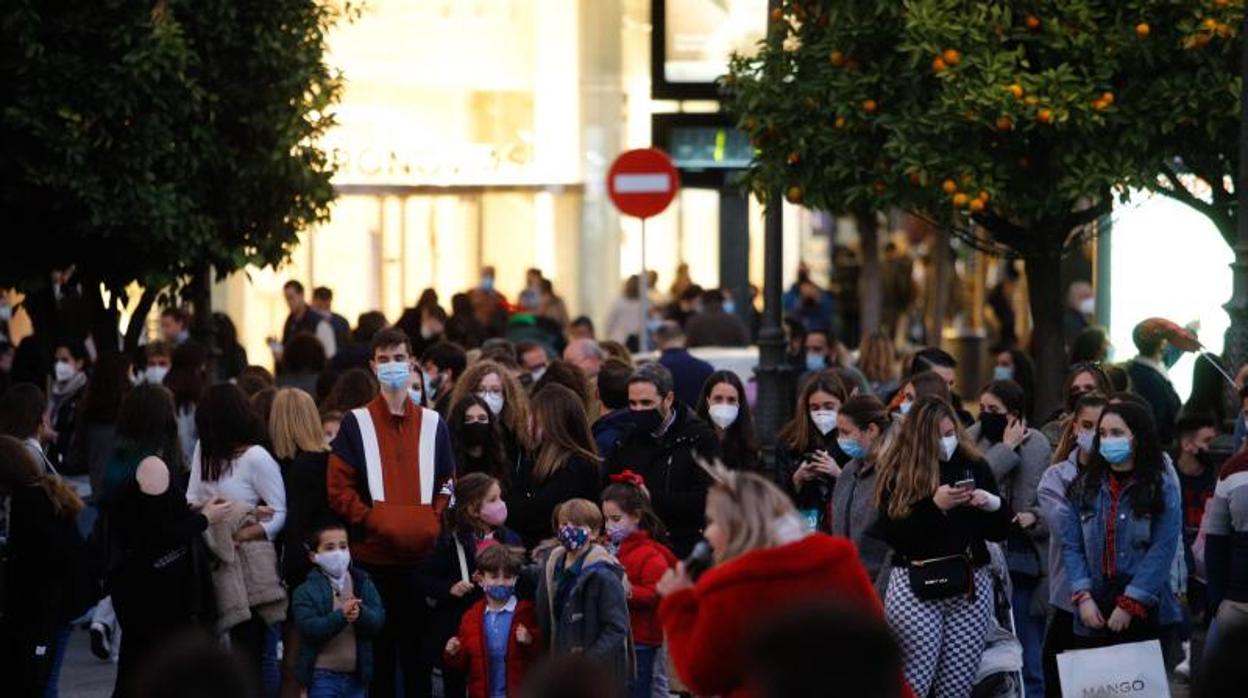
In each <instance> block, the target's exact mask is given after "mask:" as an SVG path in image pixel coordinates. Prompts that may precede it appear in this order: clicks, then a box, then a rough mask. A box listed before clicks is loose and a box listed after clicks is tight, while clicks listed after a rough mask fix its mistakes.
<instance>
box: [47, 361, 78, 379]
mask: <svg viewBox="0 0 1248 698" xmlns="http://www.w3.org/2000/svg"><path fill="white" fill-rule="evenodd" d="M52 371H53V372H54V373H55V374H56V380H57V382H58V383H64V382H65V381H67V380H69V379H70V378H73V377H74V376H76V375H78V369H76V368H74V367H73V366H71V365H70V363H69V362H68V361H57V362H56V366H54V367H53V368H52Z"/></svg>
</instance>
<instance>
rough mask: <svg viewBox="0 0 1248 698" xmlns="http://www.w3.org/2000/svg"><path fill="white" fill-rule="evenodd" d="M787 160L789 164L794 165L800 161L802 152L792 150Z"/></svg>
mask: <svg viewBox="0 0 1248 698" xmlns="http://www.w3.org/2000/svg"><path fill="white" fill-rule="evenodd" d="M787 161H788V163H789V164H790V165H796V164H797V163H799V162H801V161H802V154H801V153H799V152H797V151H796V150H794V151H793V152H791V153H789V157H788V158H787Z"/></svg>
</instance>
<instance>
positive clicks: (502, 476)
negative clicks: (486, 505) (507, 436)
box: [447, 395, 510, 488]
mask: <svg viewBox="0 0 1248 698" xmlns="http://www.w3.org/2000/svg"><path fill="white" fill-rule="evenodd" d="M474 405H475V406H477V407H480V408H481V409H483V410H485V416H486V418H487V419H489V424H490V434H491V438H490V440H489V441H487V442H486V443H485V444H483V446H484V448H485V452H484V453H483V454H482V455H483V457H484V458H483V459H484V460H485V461H486V463H487V469H486V470H484V471H482V472H485V474H487V475H490V476H492V477H494V478H496V479H498V481H499V482H501V483H503V487H504V488H506V486H507V484H508V483H509V482H510V478H509V477H508V472H507V453H506V451H505V450H504V449H503V429H502V427H501V426H500V425H499V421H498V417H497V416H495V414H494V413H493V412H491V411H490V406H489V405H487V404H485V400H482V399H481V398H479V397H477V396H476V395H468V396H467V397H465V398H464V399H463V400H460V401H459V402H457V403H455V405H454V406H453V407H451V412H450V414H449V415H448V417H447V425H448V426H449V427H450V431H451V446H452V447H453V448H454V449H455V463H456V466H457V468H459V472H460V473H461V474H462V473H463V468H464V467H465V465H466V464H467V463H469V462H470V461H471V460H472V457H471V456H469V455H468V449H467V448H466V447H465V445H464V418H465V417H466V416H467V415H468V408H470V407H473V406H474Z"/></svg>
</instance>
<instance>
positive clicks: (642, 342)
mask: <svg viewBox="0 0 1248 698" xmlns="http://www.w3.org/2000/svg"><path fill="white" fill-rule="evenodd" d="M637 281H638V284H637V287H638V289H639V290H640V293H641V333H640V336H639V338H638V340H637V348H638V349H640V350H641V353H643V354H644V353H646V352H648V351H650V333H649V332H648V331H647V324H648V322H647V321H648V320H649V316H650V289H649V286H650V279H649V278H648V277H647V275H646V219H645V218H642V219H641V277H640V278H638V280H637Z"/></svg>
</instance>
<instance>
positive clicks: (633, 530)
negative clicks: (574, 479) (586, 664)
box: [602, 470, 676, 698]
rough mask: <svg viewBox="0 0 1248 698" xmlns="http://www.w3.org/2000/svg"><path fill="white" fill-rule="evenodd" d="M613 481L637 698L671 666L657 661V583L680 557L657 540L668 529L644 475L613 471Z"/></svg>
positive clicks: (612, 534) (609, 515)
mask: <svg viewBox="0 0 1248 698" xmlns="http://www.w3.org/2000/svg"><path fill="white" fill-rule="evenodd" d="M611 483H612V484H611V485H609V486H608V487H607V489H606V490H604V491H603V493H602V513H603V515H604V516H606V519H607V523H606V529H607V536H608V537H609V538H610V539H611V546H612V549H613V552H615V555H616V557H617V558H618V559H619V561H620V564H621V565H623V566H624V573H625V574H626V575H627V577H628V591H629V594H628V616H629V621H630V624H631V625H632V628H633V642H634V648H635V652H636V655H637V674H636V676H635V677H633V678H632V679H631V680H630V681H629V684H628V691H629V695H630V696H631V697H632V698H649V697H650V695H651V690H652V686H653V684H654V678H655V674H656V673H657V672H665V671H666V667H661V666H656V662H655V655H656V654H657V653H658V651H659V648H660V647H662V645H663V624H662V623H661V622H660V621H659V616H658V609H659V595H658V592H656V591H655V585H656V584H658V583H659V580H660V579H662V578H663V575H664V574H666V573H667V571H668V570H669V569H672V568H674V567H675V566H676V556H675V555H673V554H672V551H671V550H668V549H667V546H665V545H663V544H662V543H659V542H658V540H662V539H665V538H666V537H667V530H666V529H665V528H664V526H663V522H662V521H660V520H659V517H658V515H657V514H655V513H654V507H652V506H651V505H650V497H649V496H648V495H647V494H646V491H645V490H644V489H642V488H643V487H644V486H645V481H644V480H643V479H642V477H641V476H640V475H638V474H636V473H634V472H633V471H631V470H625V471H624V472H622V473H619V474H618V475H612V476H611ZM656 539H657V540H656Z"/></svg>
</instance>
